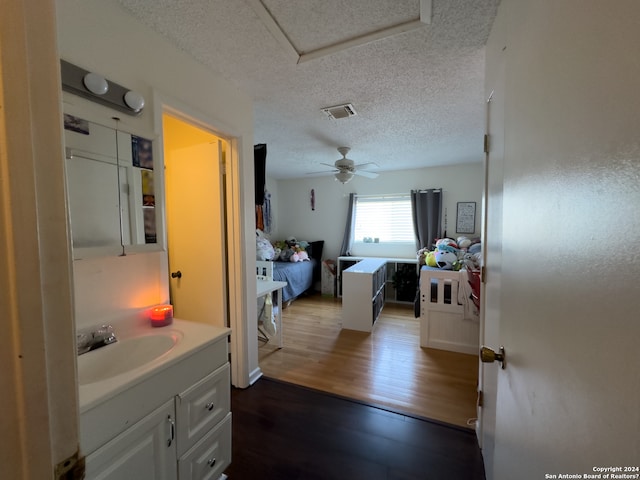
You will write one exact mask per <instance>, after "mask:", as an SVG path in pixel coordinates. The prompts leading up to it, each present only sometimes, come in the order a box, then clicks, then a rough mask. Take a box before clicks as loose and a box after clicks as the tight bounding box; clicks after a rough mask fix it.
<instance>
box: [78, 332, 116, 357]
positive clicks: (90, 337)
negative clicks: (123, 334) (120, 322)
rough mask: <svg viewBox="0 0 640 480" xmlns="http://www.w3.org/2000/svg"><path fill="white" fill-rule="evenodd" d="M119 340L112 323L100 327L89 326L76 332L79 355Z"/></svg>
mask: <svg viewBox="0 0 640 480" xmlns="http://www.w3.org/2000/svg"><path fill="white" fill-rule="evenodd" d="M117 341H118V338H117V337H116V333H115V332H114V330H113V327H112V326H111V325H101V326H99V327H97V328H96V327H89V328H85V329H83V330H79V331H78V332H77V334H76V346H77V348H78V355H82V354H83V353H87V352H90V351H91V350H95V349H97V348H100V347H104V346H105V345H109V344H111V343H115V342H117Z"/></svg>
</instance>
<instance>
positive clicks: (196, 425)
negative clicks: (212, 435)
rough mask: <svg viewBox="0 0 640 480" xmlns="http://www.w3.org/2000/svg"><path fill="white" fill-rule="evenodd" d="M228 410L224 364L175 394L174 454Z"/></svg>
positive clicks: (187, 448) (227, 372)
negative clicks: (176, 430)
mask: <svg viewBox="0 0 640 480" xmlns="http://www.w3.org/2000/svg"><path fill="white" fill-rule="evenodd" d="M230 409H231V381H230V377H229V364H228V363H226V364H224V365H223V366H221V367H220V368H218V369H217V370H215V371H214V372H213V373H211V374H210V375H207V376H206V377H205V378H203V379H202V380H201V381H199V382H198V383H196V384H195V385H194V386H192V387H191V388H189V389H187V390H185V391H184V392H183V393H181V394H179V395H177V396H176V417H177V422H176V423H177V425H178V432H177V434H178V435H177V437H178V438H177V440H178V442H177V443H178V457H180V456H181V455H182V454H183V453H184V452H186V451H187V450H189V449H190V448H191V447H193V445H194V444H195V443H196V442H197V441H198V440H199V439H200V438H201V437H202V436H203V435H205V434H206V433H207V432H208V431H209V430H211V429H212V428H213V427H214V426H215V425H216V424H217V423H219V422H220V421H222V420H223V419H224V418H225V416H226V415H227V413H229V410H230Z"/></svg>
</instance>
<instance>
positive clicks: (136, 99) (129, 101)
mask: <svg viewBox="0 0 640 480" xmlns="http://www.w3.org/2000/svg"><path fill="white" fill-rule="evenodd" d="M123 100H124V103H125V104H126V105H127V107H129V108H130V109H131V110H133V111H134V112H136V113H137V112H140V111H141V110H142V109H143V108H144V97H143V96H142V95H140V94H139V93H138V92H134V91H133V90H129V91H128V92H127V93H125V94H124V99H123Z"/></svg>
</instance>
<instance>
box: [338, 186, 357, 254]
mask: <svg viewBox="0 0 640 480" xmlns="http://www.w3.org/2000/svg"><path fill="white" fill-rule="evenodd" d="M355 206H356V194H355V193H350V194H349V208H348V209H347V224H346V225H345V227H344V237H343V238H342V247H340V256H341V257H344V256H347V255H351V246H352V245H353V217H354V213H355V212H354V210H355Z"/></svg>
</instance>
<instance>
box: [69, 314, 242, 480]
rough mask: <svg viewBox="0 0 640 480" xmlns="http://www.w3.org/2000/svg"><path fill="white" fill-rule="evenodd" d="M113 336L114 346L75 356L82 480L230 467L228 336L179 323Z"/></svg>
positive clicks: (154, 477) (122, 327) (194, 473)
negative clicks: (82, 465)
mask: <svg viewBox="0 0 640 480" xmlns="http://www.w3.org/2000/svg"><path fill="white" fill-rule="evenodd" d="M113 330H114V332H115V334H116V336H117V338H118V340H117V342H115V343H112V344H109V345H106V346H104V347H102V348H99V349H97V350H93V351H90V352H88V353H85V354H83V355H80V356H79V357H78V379H79V384H80V385H79V399H80V430H81V432H80V443H81V449H82V453H83V454H84V455H86V478H87V479H98V478H99V479H114V480H115V479H117V480H123V479H132V480H133V479H135V480H143V479H149V480H164V479H167V480H169V479H181V480H186V479H217V478H220V477H221V476H222V475H223V474H222V472H223V471H224V469H225V468H226V467H227V466H228V465H229V464H230V463H231V413H230V378H229V355H228V336H229V334H230V330H229V329H227V328H220V327H214V326H210V325H203V324H198V323H193V322H186V321H181V320H174V322H173V324H172V325H169V326H166V327H162V328H152V327H151V326H149V325H148V323H146V322H144V321H142V320H130V321H129V322H126V323H125V322H121V323H120V324H115V323H114V324H113ZM223 478H224V477H223Z"/></svg>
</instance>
